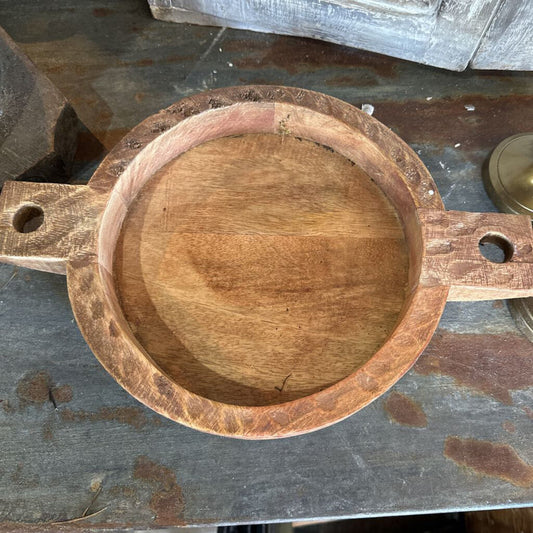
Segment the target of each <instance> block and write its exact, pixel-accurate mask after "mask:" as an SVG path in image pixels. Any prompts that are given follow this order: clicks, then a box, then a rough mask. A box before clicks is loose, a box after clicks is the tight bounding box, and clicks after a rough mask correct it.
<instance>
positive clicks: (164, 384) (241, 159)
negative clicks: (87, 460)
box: [0, 87, 533, 438]
mask: <svg viewBox="0 0 533 533" xmlns="http://www.w3.org/2000/svg"><path fill="white" fill-rule="evenodd" d="M372 181H373V182H374V183H372ZM380 189H381V191H380ZM383 193H384V194H383ZM0 202H1V204H0V207H1V211H0V212H1V215H0V223H1V225H0V258H1V259H2V260H3V261H8V262H12V263H15V264H20V265H23V266H31V267H33V268H40V269H43V270H49V271H54V272H59V273H64V272H65V270H66V272H67V283H68V288H69V296H70V300H71V303H72V307H73V310H74V314H75V316H76V320H77V322H78V324H79V326H80V329H81V331H82V333H83V335H84V336H85V338H86V340H87V342H88V343H89V345H90V347H91V349H92V350H93V352H94V353H95V355H96V356H97V357H98V359H99V360H100V361H101V363H102V364H103V365H104V367H105V368H106V369H107V370H108V372H109V373H110V374H111V375H112V376H113V377H114V378H115V379H116V381H117V382H118V383H120V384H121V385H122V386H123V387H125V388H126V389H127V390H128V391H129V392H130V393H131V394H132V395H133V396H135V397H136V398H138V399H139V400H140V401H142V402H143V403H145V404H146V405H148V406H150V407H151V408H152V409H154V410H156V411H157V412H159V413H161V414H163V415H165V416H167V417H169V418H171V419H173V420H176V421H179V422H181V423H184V424H186V425H189V426H191V427H194V428H198V429H201V430H203V431H207V432H211V433H217V434H222V435H227V436H234V437H241V438H273V437H281V436H290V435H296V434H299V433H304V432H307V431H312V430H314V429H318V428H320V427H324V426H327V425H330V424H332V423H334V422H336V421H338V420H341V419H342V418H345V417H346V416H349V415H350V414H351V413H353V412H355V411H356V410H358V409H361V408H362V407H364V406H365V405H367V404H368V403H369V402H371V401H372V400H374V399H375V398H376V397H378V396H379V395H380V394H382V393H383V392H385V391H386V390H387V389H388V388H389V387H390V386H392V385H393V384H394V383H395V382H396V381H397V380H398V379H399V378H400V377H401V376H402V375H403V374H404V373H405V372H406V371H407V370H408V369H409V368H410V367H411V365H412V364H413V363H414V362H415V360H416V359H417V357H418V355H419V354H420V353H421V351H422V350H423V349H424V347H425V346H426V344H427V343H428V342H429V339H430V338H431V335H432V334H433V332H434V330H435V328H436V327H437V324H438V321H439V318H440V315H441V313H442V310H443V308H444V305H445V303H446V300H447V298H448V296H450V298H454V299H479V298H486V297H488V296H489V295H491V296H492V295H493V294H494V295H496V296H498V297H504V296H509V295H510V294H512V295H519V293H520V295H522V294H523V293H524V292H525V293H526V294H530V291H531V286H532V283H531V279H532V272H531V271H532V268H533V267H532V262H531V254H532V251H531V244H532V243H533V236H532V235H531V227H530V226H528V227H527V228H526V226H525V222H524V219H525V217H524V218H521V217H517V216H510V215H492V214H487V215H485V214H472V213H470V214H469V213H457V212H451V213H447V212H445V211H444V210H443V206H442V201H441V199H440V196H439V194H438V191H437V190H436V187H435V184H434V183H433V180H432V179H431V176H430V175H429V173H428V172H427V170H426V169H425V167H424V166H423V164H422V163H421V162H420V160H419V159H418V158H417V157H416V155H415V154H414V153H413V152H412V150H411V149H410V148H409V147H408V146H407V145H406V144H405V143H403V142H402V141H401V140H400V139H399V138H398V137H396V136H395V135H394V134H393V133H392V132H391V131H390V130H389V129H387V128H386V127H385V126H383V125H382V124H380V123H379V122H377V121H376V120H374V119H373V118H372V117H369V116H368V115H366V114H365V113H362V112H361V111H359V110H357V109H355V108H353V107H351V106H349V105H348V104H345V103H343V102H340V101H339V100H336V99H334V98H331V97H328V96H325V95H320V94H317V93H312V92H310V91H304V90H301V89H293V88H283V87H239V88H230V89H221V90H217V91H211V92H209V93H203V94H200V95H196V96H194V97H191V98H188V99H185V100H183V101H181V102H179V103H177V104H175V105H173V106H171V107H170V108H168V109H166V110H163V111H161V112H160V113H157V114H156V115H154V116H153V117H150V118H149V119H147V120H146V121H144V122H143V123H141V124H140V125H139V126H138V127H136V128H134V129H133V130H132V131H131V132H130V133H129V134H128V135H127V136H126V137H125V138H124V139H123V141H121V142H120V143H119V144H118V145H117V147H116V148H115V149H114V150H112V151H111V152H110V154H109V155H108V156H107V158H106V159H105V160H104V161H103V163H102V164H101V165H100V167H99V168H98V169H97V170H96V172H95V174H94V176H93V178H92V179H91V181H90V183H89V185H88V186H77V187H74V186H66V185H47V184H12V185H9V186H8V187H6V188H4V191H3V192H2V195H1V196H0ZM27 204H28V205H39V206H41V207H42V209H43V211H44V223H43V224H42V226H41V227H40V228H38V229H37V230H36V231H34V232H32V233H20V232H18V231H17V229H16V228H15V227H14V226H13V223H14V217H15V215H16V213H17V211H18V210H19V209H20V207H23V206H24V205H27ZM400 221H401V223H400ZM528 224H529V222H528ZM494 231H496V232H498V231H499V232H501V233H502V234H505V235H506V237H508V238H509V239H510V240H511V241H512V242H513V245H514V256H513V258H512V259H511V261H509V262H508V263H504V264H503V265H493V264H489V263H487V262H486V260H485V259H484V258H482V257H481V256H480V255H479V252H478V250H477V243H478V242H479V239H480V238H481V237H483V236H484V235H485V234H486V233H487V232H494ZM476 254H477V255H476ZM407 256H408V259H407ZM321 261H322V262H321ZM407 264H408V265H409V269H408V271H407ZM504 274H505V275H504ZM289 304H290V305H289ZM358 313H359V315H358ZM302 325H303V328H302V327H298V326H302ZM276 328H278V329H277V330H276ZM302 330H303V331H302ZM276 335H278V337H276Z"/></svg>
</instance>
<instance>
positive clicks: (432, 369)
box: [414, 330, 533, 405]
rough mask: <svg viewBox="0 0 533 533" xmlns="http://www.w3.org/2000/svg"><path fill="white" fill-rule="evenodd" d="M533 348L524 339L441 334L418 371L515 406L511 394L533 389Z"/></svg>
mask: <svg viewBox="0 0 533 533" xmlns="http://www.w3.org/2000/svg"><path fill="white" fill-rule="evenodd" d="M532 358H533V344H531V343H530V342H529V341H528V340H527V339H526V338H525V337H522V336H521V335H513V334H506V335H486V334H483V335H480V334H454V333H449V332H446V331H442V330H439V331H438V332H437V333H436V334H435V335H434V336H433V339H432V340H431V342H430V344H429V346H428V347H427V348H426V351H425V352H424V353H423V354H422V356H421V357H420V358H419V359H418V362H417V363H416V365H415V367H414V369H415V371H416V372H418V373H419V374H422V375H425V376H427V375H430V374H441V375H444V376H450V377H452V378H453V379H454V380H455V382H456V383H458V384H459V385H463V386H465V387H469V388H471V389H474V390H476V391H478V392H482V393H484V394H488V395H490V396H492V397H494V398H496V399H497V400H499V401H500V402H502V403H504V404H507V405H511V404H512V403H513V401H512V398H511V391H513V390H522V389H527V388H529V387H533V366H532V365H531V360H532Z"/></svg>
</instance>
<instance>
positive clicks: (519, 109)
mask: <svg viewBox="0 0 533 533" xmlns="http://www.w3.org/2000/svg"><path fill="white" fill-rule="evenodd" d="M465 105H474V106H475V110H474V111H467V110H466V109H465ZM374 117H375V118H377V119H378V120H380V121H381V122H383V123H384V124H386V125H387V126H389V127H390V128H391V129H392V130H393V131H394V132H395V133H397V134H398V135H399V136H400V137H402V139H403V140H404V141H406V142H407V143H421V144H427V143H432V144H434V145H437V146H443V145H444V146H454V145H455V144H456V143H461V150H475V149H492V148H493V147H494V146H495V145H496V144H498V143H499V142H500V141H501V140H503V139H504V138H505V137H508V136H509V135H514V134H515V133H516V132H518V131H529V129H531V123H532V122H533V96H532V95H512V96H500V97H498V98H490V97H488V96H483V95H479V94H471V95H468V96H462V97H459V98H443V99H433V100H431V101H425V100H423V101H417V100H410V101H407V102H404V101H393V100H388V101H383V102H379V103H375V112H374ZM428 124H431V127H430V128H428Z"/></svg>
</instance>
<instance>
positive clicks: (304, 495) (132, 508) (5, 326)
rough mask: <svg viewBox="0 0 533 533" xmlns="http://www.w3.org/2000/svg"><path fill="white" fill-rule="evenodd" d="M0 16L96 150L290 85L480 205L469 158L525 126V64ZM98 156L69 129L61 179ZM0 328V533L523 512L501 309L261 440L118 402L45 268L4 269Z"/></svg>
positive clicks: (483, 206)
mask: <svg viewBox="0 0 533 533" xmlns="http://www.w3.org/2000/svg"><path fill="white" fill-rule="evenodd" d="M0 14H1V17H0V21H1V24H2V25H3V26H4V28H5V29H6V31H7V32H8V33H9V34H10V35H11V36H12V37H13V38H14V40H15V41H16V42H17V43H18V44H19V45H20V46H21V47H22V49H23V50H24V51H25V52H26V53H27V54H28V56H29V57H30V58H31V59H32V60H33V61H34V62H35V63H36V64H37V66H38V67H39V68H40V69H41V70H42V71H43V72H45V73H46V74H47V75H48V76H49V77H50V79H51V80H52V81H53V82H54V83H55V84H56V85H57V87H58V88H59V89H60V90H61V91H62V92H63V93H64V94H65V95H66V96H67V98H68V99H69V100H70V101H71V102H72V104H73V106H74V108H75V110H76V111H77V113H78V115H79V116H80V118H81V119H82V121H83V122H84V123H85V124H86V126H87V128H88V129H89V130H90V131H91V132H93V133H94V134H95V136H96V137H97V138H98V139H99V141H100V142H101V143H102V145H103V146H104V147H105V149H109V148H111V147H112V146H113V145H114V143H116V142H117V140H118V139H120V138H121V137H122V135H124V133H125V132H127V131H128V130H129V129H130V128H131V127H132V126H134V125H135V124H137V123H138V122H139V121H141V120H143V119H144V118H146V117H147V116H149V115H150V114H152V113H154V112H155V111H157V110H159V109H161V108H163V107H166V106H168V105H169V104H171V103H172V102H174V101H176V100H179V99H180V98H182V97H183V96H186V95H189V94H192V93H195V92H198V91H202V90H204V89H208V88H213V87H222V86H229V85H239V84H248V83H251V84H261V83H265V84H269V83H275V84H283V85H294V86H300V87H304V88H307V89H314V90H317V91H322V92H325V93H327V94H331V95H333V96H336V97H339V98H341V99H343V100H346V101H348V102H350V103H352V104H354V105H356V106H361V105H362V104H365V103H366V104H372V105H373V106H374V107H375V112H374V116H375V117H376V118H377V119H379V120H380V121H382V122H383V123H385V124H386V125H388V126H389V127H390V128H392V129H393V130H394V131H395V132H396V133H398V134H399V135H400V136H401V137H402V138H403V139H405V140H406V141H407V142H408V143H409V144H410V145H411V146H412V147H413V148H414V149H415V150H416V152H417V153H418V154H419V155H420V157H421V159H422V160H423V161H424V163H425V164H426V165H427V166H428V168H429V169H430V171H431V173H432V174H433V177H434V179H435V181H436V182H437V185H438V187H439V190H440V192H441V194H442V196H443V198H444V203H445V205H446V207H447V208H448V209H458V210H471V211H493V210H494V207H493V206H492V204H491V202H490V200H489V199H488V197H487V195H486V193H485V191H484V188H483V185H482V181H481V169H482V164H483V162H484V160H485V159H486V158H487V156H488V155H489V153H490V150H491V149H492V148H493V147H494V146H495V145H496V144H497V143H498V142H499V141H500V140H502V139H503V138H505V137H506V136H509V135H512V134H515V133H519V132H523V131H528V130H530V129H531V128H532V124H533V74H526V73H519V72H515V73H508V74H507V73H496V72H471V71H467V72H464V73H453V72H447V71H443V70H438V69H434V68H429V67H424V66H420V65H417V64H411V63H408V62H404V61H399V60H394V59H389V58H386V57H382V56H378V55H373V54H369V53H364V52H360V51H356V50H352V49H348V48H345V47H342V46H336V45H333V44H328V43H323V42H318V41H312V40H306V39H300V38H288V37H278V36H273V35H264V34H255V33H250V32H244V31H234V30H227V29H220V28H208V27H195V26H187V25H176V24H170V23H163V22H158V21H155V20H153V19H152V18H151V17H150V14H149V11H148V8H147V6H146V5H145V2H144V1H143V0H120V1H119V0H117V1H115V2H106V1H104V0H69V1H68V2H54V3H50V2H44V1H35V0H18V1H17V2H12V1H10V0H0ZM102 156H103V152H102V147H100V146H98V143H95V142H94V140H91V136H90V135H88V134H84V135H81V137H80V148H79V149H78V154H77V159H76V177H75V179H76V180H77V181H81V180H85V179H87V178H88V177H90V175H91V172H92V170H93V169H94V168H95V167H96V165H97V164H98V162H99V161H100V160H101V158H102ZM0 339H1V343H0V357H1V363H0V364H1V368H2V371H1V373H0V403H1V406H2V408H1V409H0V426H1V437H0V438H1V447H2V451H1V455H0V487H1V489H0V521H1V522H2V524H3V527H4V529H8V528H10V527H13V523H20V522H24V523H33V524H35V523H39V525H38V526H35V527H36V528H38V529H41V530H42V529H43V523H50V522H55V521H62V520H69V519H74V518H77V517H81V516H82V515H84V514H85V515H91V514H92V513H94V512H96V511H99V510H103V511H102V512H100V513H99V514H97V515H95V516H93V517H91V518H87V519H85V520H83V521H80V522H74V523H73V526H77V527H81V526H82V525H85V527H89V526H90V527H103V526H106V527H113V528H117V529H120V528H125V527H131V526H133V525H134V526H137V527H157V526H161V525H184V524H223V523H250V522H268V521H279V520H295V519H307V518H322V517H355V516H377V515H384V514H403V513H425V512H432V511H444V510H446V511H449V510H459V509H486V508H496V507H512V506H523V505H532V504H533V439H532V435H533V432H532V428H533V422H532V420H533V345H531V344H530V343H529V342H528V341H527V340H526V339H525V338H524V337H523V336H522V335H521V334H520V333H519V332H518V330H517V329H516V327H515V325H514V322H513V320H512V319H511V317H510V315H509V312H508V310H507V307H506V305H505V304H504V303H502V302H480V303H450V304H448V305H447V307H446V310H445V312H444V315H443V318H442V320H441V323H440V328H439V329H438V331H437V333H436V334H435V336H434V338H433V340H432V341H431V344H430V345H429V347H428V348H427V350H426V351H425V353H424V354H423V355H422V356H421V358H420V359H419V361H418V363H417V364H416V366H415V367H414V368H413V369H412V370H411V371H410V372H409V373H408V374H407V375H406V376H405V377H404V378H403V379H402V380H401V381H400V382H399V383H398V384H397V385H396V386H395V387H394V388H393V390H392V391H390V392H389V393H388V394H386V395H385V396H383V397H382V398H380V399H378V400H377V401H375V402H374V403H373V404H371V405H370V406H369V407H367V408H366V409H364V410H363V411H361V412H359V413H357V414H355V415H354V416H352V417H350V418H349V419H347V420H345V421H344V422H342V423H339V424H337V425H335V426H333V427H331V428H329V429H325V430H322V431H319V432H316V433H313V434H310V435H307V436H302V437H297V438H291V439H285V440H278V441H265V442H245V441H238V440H230V439H226V438H220V437H216V436H210V435H204V434H202V433H199V432H196V431H194V430H191V429H188V428H185V427H182V426H180V425H178V424H175V423H173V422H171V421H169V420H166V419H164V418H162V417H160V416H159V415H157V414H155V413H153V412H152V411H150V410H149V409H147V408H145V407H144V406H143V405H141V404H139V403H138V402H137V401H136V400H134V399H133V398H132V397H130V396H129V395H128V394H127V393H126V392H125V391H124V390H122V389H121V388H120V387H119V385H117V384H116V383H115V381H113V379H112V378H111V377H110V376H109V375H108V374H107V373H106V372H105V371H104V369H103V368H102V367H101V366H100V364H99V363H98V362H97V360H96V359H95V357H94V356H93V355H92V353H91V352H90V350H89V348H88V347H87V346H86V344H85V342H84V340H83V338H82V337H81V335H80V333H79V331H78V328H77V326H76V323H75V321H74V318H73V315H72V312H71V308H70V304H69V300H68V296H67V289H66V283H65V279H64V278H63V277H61V276H58V275H53V274H46V273H39V272H34V271H26V270H23V269H14V268H13V267H11V266H7V265H2V266H0ZM87 508H88V509H87ZM27 527H28V528H32V526H27ZM0 529H2V527H1V526H0Z"/></svg>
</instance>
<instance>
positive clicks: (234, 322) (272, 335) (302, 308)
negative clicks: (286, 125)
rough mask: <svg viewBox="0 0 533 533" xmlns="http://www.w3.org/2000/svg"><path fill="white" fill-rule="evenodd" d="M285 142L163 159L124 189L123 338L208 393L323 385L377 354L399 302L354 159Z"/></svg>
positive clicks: (397, 232)
mask: <svg viewBox="0 0 533 533" xmlns="http://www.w3.org/2000/svg"><path fill="white" fill-rule="evenodd" d="M169 133H171V132H169ZM287 133H288V132H286V131H283V129H282V128H280V129H279V130H278V131H277V133H274V132H270V133H244V134H242V135H232V136H222V137H219V138H214V139H211V140H206V141H205V142H202V143H199V144H198V145H196V146H193V147H192V148H190V149H188V150H186V151H184V152H183V153H181V154H180V155H177V156H176V157H173V158H171V159H170V160H169V161H168V162H167V163H166V164H164V166H162V167H161V168H158V169H156V170H154V172H153V173H151V175H150V177H149V179H148V178H147V179H145V180H144V181H143V183H142V185H141V186H139V190H138V191H135V194H132V200H131V203H130V204H129V206H128V209H127V212H126V213H125V218H124V221H123V223H122V229H121V232H120V236H119V237H118V240H117V243H116V247H115V250H114V261H113V275H114V284H115V291H116V294H117V296H118V300H119V302H120V306H121V308H122V312H123V313H124V316H125V318H126V320H127V322H128V323H129V326H130V328H131V330H132V333H133V334H134V335H135V337H136V339H137V340H138V342H139V343H140V344H141V346H142V347H143V348H144V349H145V350H146V352H147V353H148V354H149V355H150V357H151V358H152V359H153V361H154V362H155V363H156V364H157V365H158V366H159V367H160V368H161V369H162V370H163V371H164V372H165V373H166V374H167V375H168V376H170V377H171V378H172V379H173V380H174V381H175V382H176V383H177V384H179V385H181V386H182V387H184V388H186V389H187V390H189V391H191V392H194V393H196V394H198V395H201V396H203V397H205V398H208V399H211V400H215V401H219V402H223V403H228V404H234V405H246V406H262V405H273V404H278V403H283V402H286V401H289V400H295V399H298V398H302V397H304V396H307V395H310V394H312V393H315V392H317V391H320V390H322V389H324V388H327V387H328V386H330V385H332V384H334V383H336V382H338V381H340V380H342V379H343V378H345V377H346V376H348V375H350V374H352V373H353V372H355V371H356V370H357V369H358V368H360V367H361V366H362V365H364V364H365V363H366V362H367V361H368V360H369V359H370V358H371V357H372V355H373V354H374V353H375V352H376V351H377V350H378V349H379V347H380V346H382V345H383V343H384V342H385V341H386V339H387V338H388V336H389V335H390V334H391V333H392V331H393V330H394V327H395V325H396V324H397V322H398V319H399V317H400V314H401V311H402V307H403V306H404V303H405V301H406V294H407V287H408V283H409V281H408V278H409V259H408V249H407V244H406V238H405V235H404V231H403V229H402V222H401V221H400V219H399V217H398V214H397V212H396V210H395V208H394V206H393V205H392V204H391V202H390V201H389V199H388V198H387V196H386V195H385V194H384V193H383V191H382V190H381V189H380V188H379V187H378V186H377V185H376V184H375V183H374V182H373V180H372V178H371V177H370V176H369V175H368V174H367V173H365V172H364V171H363V170H362V169H361V168H360V166H358V165H357V164H355V163H354V162H353V161H352V160H350V159H348V158H346V157H344V156H343V155H341V154H339V153H338V152H336V151H335V150H333V149H332V148H330V147H328V146H324V145H323V144H319V143H316V142H313V141H311V140H307V139H303V138H300V137H296V136H293V135H290V134H287Z"/></svg>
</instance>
